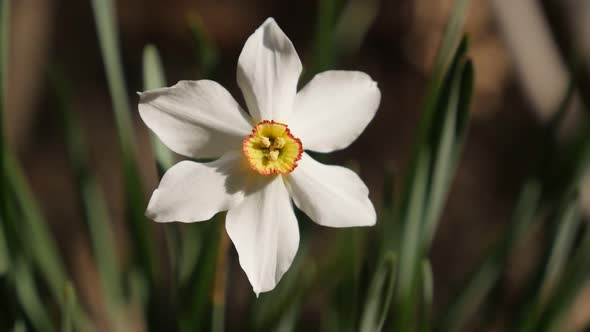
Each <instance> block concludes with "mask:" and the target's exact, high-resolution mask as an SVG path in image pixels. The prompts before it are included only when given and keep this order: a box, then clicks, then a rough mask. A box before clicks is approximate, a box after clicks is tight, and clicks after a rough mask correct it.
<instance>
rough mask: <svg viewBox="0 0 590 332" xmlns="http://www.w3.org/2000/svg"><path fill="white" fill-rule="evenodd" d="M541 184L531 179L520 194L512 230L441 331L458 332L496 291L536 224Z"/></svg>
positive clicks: (460, 295) (446, 316) (473, 279)
mask: <svg viewBox="0 0 590 332" xmlns="http://www.w3.org/2000/svg"><path fill="white" fill-rule="evenodd" d="M541 194H542V192H541V185H540V184H539V183H538V182H537V181H535V180H529V181H528V182H527V183H526V184H525V186H524V187H523V190H522V191H521V193H520V196H519V199H518V202H517V204H516V206H515V208H514V213H513V215H512V220H511V222H510V224H509V227H508V228H507V229H506V231H505V232H504V234H503V235H502V237H501V239H500V241H499V242H498V244H497V245H496V246H495V247H494V248H493V249H492V250H491V251H490V253H488V254H487V256H486V257H485V258H484V259H483V260H482V263H481V264H480V265H479V266H478V267H477V268H476V269H475V270H474V272H473V273H470V274H469V277H468V278H467V280H466V281H465V282H463V283H462V284H461V285H462V286H461V289H460V291H459V293H458V294H457V296H455V298H454V300H453V302H452V303H451V304H450V305H449V306H448V309H447V310H446V312H445V313H444V314H443V315H442V316H441V319H440V320H439V321H438V322H437V325H436V330H437V331H457V330H459V329H460V327H461V326H462V325H463V323H464V322H465V321H466V320H467V319H468V317H469V316H470V315H471V314H473V312H474V311H475V310H476V309H477V307H478V306H479V305H480V304H481V303H482V301H483V300H484V298H485V297H486V296H487V295H488V294H489V292H490V291H491V290H492V287H493V286H494V285H495V284H496V282H497V281H498V279H499V278H500V276H501V275H502V270H503V267H504V266H505V264H506V261H507V259H508V255H509V254H510V251H511V249H512V248H513V247H514V246H515V245H516V243H517V242H518V240H519V239H520V238H521V237H522V236H523V234H524V233H525V232H526V230H528V229H529V227H530V226H531V225H532V224H533V222H534V217H535V214H536V213H537V210H538V208H539V204H540V200H541Z"/></svg>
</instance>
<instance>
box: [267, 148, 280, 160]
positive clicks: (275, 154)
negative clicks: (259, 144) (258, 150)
mask: <svg viewBox="0 0 590 332" xmlns="http://www.w3.org/2000/svg"><path fill="white" fill-rule="evenodd" d="M267 157H268V159H270V160H272V161H276V160H277V159H279V150H271V151H270V152H269V153H268V156H267Z"/></svg>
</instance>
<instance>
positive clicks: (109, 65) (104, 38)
mask: <svg viewBox="0 0 590 332" xmlns="http://www.w3.org/2000/svg"><path fill="white" fill-rule="evenodd" d="M92 8H93V13H94V20H95V23H96V30H97V33H98V39H99V41H100V49H101V54H102V58H103V61H104V66H105V69H106V74H107V81H108V85H109V91H110V94H111V100H112V102H113V110H114V112H115V120H116V125H117V132H118V134H119V140H120V143H121V148H122V150H123V155H124V156H126V157H127V158H133V157H132V155H133V154H134V151H133V149H134V148H135V139H134V135H133V132H134V131H133V125H132V122H131V110H130V107H129V101H128V100H127V96H128V94H127V88H126V85H125V79H124V77H123V66H122V65H121V59H120V50H119V42H118V32H117V27H116V23H115V18H116V17H117V16H116V13H115V10H114V8H113V2H112V0H92Z"/></svg>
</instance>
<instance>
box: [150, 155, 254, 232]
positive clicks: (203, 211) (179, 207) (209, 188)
mask: <svg viewBox="0 0 590 332" xmlns="http://www.w3.org/2000/svg"><path fill="white" fill-rule="evenodd" d="M241 158H242V156H241V155H240V153H238V152H229V153H227V154H225V155H224V156H223V157H221V158H219V159H218V160H216V161H213V162H210V163H197V162H193V161H181V162H179V163H178V164H176V165H174V166H172V168H170V169H169V170H168V171H167V172H166V174H164V177H162V181H161V182H160V185H159V186H158V189H156V190H155V191H154V193H153V194H152V198H151V199H150V203H149V204H148V208H147V211H146V216H147V217H149V218H150V219H153V220H154V221H158V222H171V221H180V222H193V221H203V220H208V219H210V218H211V217H213V216H214V215H215V214H216V213H217V212H220V211H226V210H228V209H231V208H232V207H234V206H236V205H238V204H239V203H240V202H241V201H242V200H243V198H244V191H243V189H244V175H243V173H242V172H243V171H244V169H243V165H242V164H241V163H240V161H241Z"/></svg>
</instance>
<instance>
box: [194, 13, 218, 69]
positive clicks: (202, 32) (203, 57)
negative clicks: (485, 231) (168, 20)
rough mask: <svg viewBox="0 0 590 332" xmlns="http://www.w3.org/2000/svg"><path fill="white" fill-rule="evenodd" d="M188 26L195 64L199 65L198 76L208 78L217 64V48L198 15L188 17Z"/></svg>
mask: <svg viewBox="0 0 590 332" xmlns="http://www.w3.org/2000/svg"><path fill="white" fill-rule="evenodd" d="M188 26H189V29H190V32H191V37H192V40H193V45H194V48H195V54H196V58H197V63H198V64H199V69H200V75H199V76H201V77H206V78H208V77H210V76H211V75H213V72H214V70H215V68H216V67H217V64H218V63H219V55H218V51H217V48H216V47H215V45H214V44H213V43H212V42H211V39H210V38H209V34H208V33H207V31H206V29H205V26H204V24H203V20H202V19H201V17H200V16H199V15H196V14H190V15H189V16H188Z"/></svg>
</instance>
